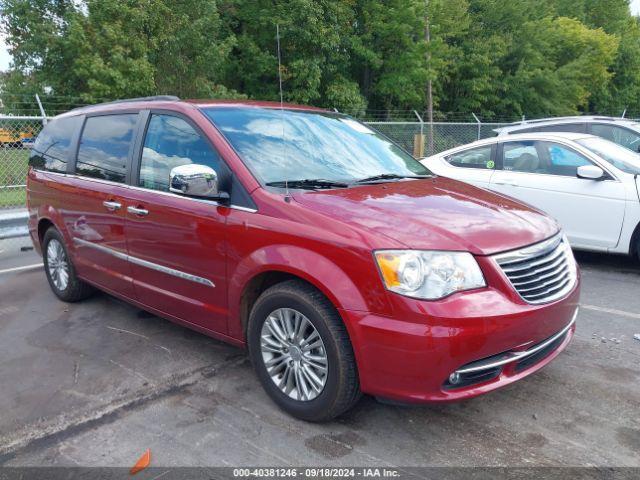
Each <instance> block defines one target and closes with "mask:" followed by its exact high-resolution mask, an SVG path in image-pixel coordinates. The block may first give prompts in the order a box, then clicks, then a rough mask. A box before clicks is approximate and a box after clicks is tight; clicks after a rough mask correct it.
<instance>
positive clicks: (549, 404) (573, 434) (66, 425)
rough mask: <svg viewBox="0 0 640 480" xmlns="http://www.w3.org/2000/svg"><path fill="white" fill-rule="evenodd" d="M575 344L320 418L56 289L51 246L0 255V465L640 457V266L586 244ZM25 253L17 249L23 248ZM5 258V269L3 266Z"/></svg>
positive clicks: (246, 372) (231, 365) (190, 342)
mask: <svg viewBox="0 0 640 480" xmlns="http://www.w3.org/2000/svg"><path fill="white" fill-rule="evenodd" d="M577 257H578V260H579V263H580V265H581V268H582V275H583V290H582V291H583V294H582V301H581V303H582V307H581V311H580V314H579V317H578V323H577V332H576V336H575V337H574V340H573V341H572V343H571V344H570V345H569V346H568V348H567V349H566V351H565V352H563V353H562V354H561V355H560V356H559V357H558V358H557V359H556V360H555V361H553V362H552V363H551V364H550V365H548V366H547V367H545V368H544V369H542V370H541V371H540V372H538V373H536V374H534V375H532V376H530V377H528V378H526V379H524V380H522V381H520V382H516V383H515V384H513V385H509V386H507V387H506V388H504V389H502V390H498V391H496V392H493V393H490V394H488V395H485V396H482V397H479V398H476V399H473V400H469V401H464V402H461V403H455V404H448V405H427V406H420V407H399V406H392V405H386V404H381V403H379V402H377V401H376V400H374V399H372V398H369V397H365V398H363V399H362V401H361V402H360V403H359V404H358V405H357V406H356V408H354V409H353V410H352V411H351V412H349V413H347V414H346V415H344V416H343V417H342V418H340V419H338V420H336V421H334V422H331V423H326V424H309V423H305V422H302V421H298V420H295V419H292V418H291V417H289V416H287V415H286V414H284V413H282V412H281V411H280V410H278V409H277V408H276V407H275V406H274V404H273V403H272V402H271V401H270V400H269V398H268V397H267V395H266V394H265V393H264V392H263V390H262V388H261V387H260V385H259V384H258V381H257V379H256V378H255V376H254V374H253V371H252V369H251V366H250V364H249V362H248V359H247V357H246V355H245V353H244V352H243V351H242V350H239V349H237V348H233V347H231V346H228V345H225V344H223V343H221V342H218V341H216V340H213V339H211V338H208V337H206V336H203V335H200V334H198V333H195V332H192V331H190V330H187V329H185V328H182V327H180V326H177V325H174V324H172V323H171V322H168V321H166V320H163V319H160V318H157V317H155V316H153V315H150V314H148V313H146V312H143V311H140V310H138V309H136V308H134V307H132V306H130V305H127V304H124V303H122V302H120V301H118V300H116V299H114V298H112V297H109V296H108V295H105V294H97V295H95V296H94V297H92V298H91V299H89V300H86V301H84V302H82V303H77V304H65V303H62V302H60V301H58V300H57V299H56V298H55V297H54V295H53V294H52V293H51V291H50V290H49V287H48V285H47V282H46V279H45V277H44V272H43V271H42V268H41V267H37V266H35V267H31V268H27V269H23V270H21V269H18V270H16V269H15V268H16V267H19V266H20V262H22V265H27V266H28V265H37V263H38V262H39V257H37V256H36V255H35V254H34V253H33V252H27V253H23V254H22V256H20V257H19V258H20V261H19V262H17V264H11V265H9V266H7V267H6V268H4V270H3V269H0V352H1V354H0V412H2V414H1V415H0V465H3V466H29V465H48V466H75V465H83V466H126V467H129V466H131V465H133V463H134V462H135V461H136V459H137V458H138V457H139V456H140V455H141V453H142V452H144V451H145V450H146V449H147V448H149V449H151V451H152V454H153V462H152V463H153V465H154V466H163V467H171V466H237V465H243V466H250V465H262V466H276V465H277V466H289V465H323V466H328V465H332V466H380V467H382V466H389V467H409V466H525V467H526V466H635V467H640V341H639V340H635V339H634V338H633V337H634V334H638V333H640V265H639V264H638V263H635V262H634V261H632V260H631V259H629V258H626V257H615V256H607V255H595V254H584V253H583V254H578V255H577ZM14 263H15V262H14ZM6 269H9V271H5V270H6Z"/></svg>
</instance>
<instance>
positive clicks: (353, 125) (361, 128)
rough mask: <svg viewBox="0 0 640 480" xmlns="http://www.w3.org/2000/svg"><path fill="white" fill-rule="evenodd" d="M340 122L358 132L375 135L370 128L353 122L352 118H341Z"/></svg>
mask: <svg viewBox="0 0 640 480" xmlns="http://www.w3.org/2000/svg"><path fill="white" fill-rule="evenodd" d="M340 121H341V122H342V123H344V124H345V125H349V126H350V127H351V128H353V129H354V130H355V131H356V132H360V133H367V134H369V135H375V132H374V131H373V130H370V129H369V128H367V127H365V126H364V125H363V124H361V123H360V122H356V121H355V120H351V119H350V118H341V119H340Z"/></svg>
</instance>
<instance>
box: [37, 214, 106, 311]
mask: <svg viewBox="0 0 640 480" xmlns="http://www.w3.org/2000/svg"><path fill="white" fill-rule="evenodd" d="M42 259H43V261H44V271H45V274H46V275H47V280H48V281H49V286H50V287H51V290H53V293H55V294H56V296H57V297H58V298H59V299H60V300H63V301H65V302H78V301H80V300H84V299H85V298H87V297H89V296H90V295H91V294H92V293H93V292H94V289H93V287H92V286H91V285H89V284H88V283H86V282H83V281H82V280H80V279H79V278H78V276H77V274H76V269H75V268H74V266H73V263H72V262H71V257H70V256H69V252H68V251H67V247H66V246H65V244H64V239H63V238H62V235H61V234H60V232H58V230H56V229H55V228H54V227H50V228H49V229H48V230H47V231H46V232H45V234H44V238H43V241H42Z"/></svg>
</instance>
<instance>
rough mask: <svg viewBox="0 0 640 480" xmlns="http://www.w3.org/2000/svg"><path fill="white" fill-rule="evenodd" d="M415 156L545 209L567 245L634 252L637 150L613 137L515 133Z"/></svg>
mask: <svg viewBox="0 0 640 480" xmlns="http://www.w3.org/2000/svg"><path fill="white" fill-rule="evenodd" d="M421 162H422V164H423V165H425V166H426V167H427V168H428V169H430V170H431V171H432V172H434V173H435V174H437V175H442V176H444V177H449V178H454V179H456V180H461V181H463V182H467V183H471V184H473V185H476V186H479V187H483V188H487V189H489V190H494V191H497V192H500V193H503V194H505V195H509V196H510V197H513V198H516V199H518V200H521V201H523V202H525V203H528V204H530V205H533V206H534V207H537V208H538V209H540V210H542V211H544V212H546V213H548V214H549V215H551V216H552V217H555V219H556V220H557V221H558V222H559V223H560V224H561V225H562V227H563V229H564V231H565V232H566V234H567V236H568V237H569V242H570V243H571V246H572V247H574V248H577V249H581V250H592V251H599V252H610V253H622V254H630V255H638V256H640V196H639V194H638V191H639V185H638V181H639V180H638V178H637V177H638V175H639V174H640V155H638V154H636V153H634V152H632V151H630V150H627V149H625V148H623V147H621V146H619V145H617V144H615V143H613V142H610V141H608V140H605V139H603V138H600V137H596V136H593V135H585V134H581V133H529V134H517V135H509V136H506V137H495V138H489V139H486V140H480V141H478V142H474V143H471V144H468V145H464V146H461V147H457V148H453V149H451V150H447V151H445V152H442V153H439V154H437V155H434V156H432V157H428V158H424V159H422V160H421Z"/></svg>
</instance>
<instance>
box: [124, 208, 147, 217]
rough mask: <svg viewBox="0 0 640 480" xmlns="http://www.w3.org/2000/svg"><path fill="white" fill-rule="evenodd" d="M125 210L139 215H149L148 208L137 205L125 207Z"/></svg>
mask: <svg viewBox="0 0 640 480" xmlns="http://www.w3.org/2000/svg"><path fill="white" fill-rule="evenodd" d="M127 212H129V213H133V214H134V215H138V216H139V217H146V216H147V215H149V210H146V209H144V208H137V207H127Z"/></svg>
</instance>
